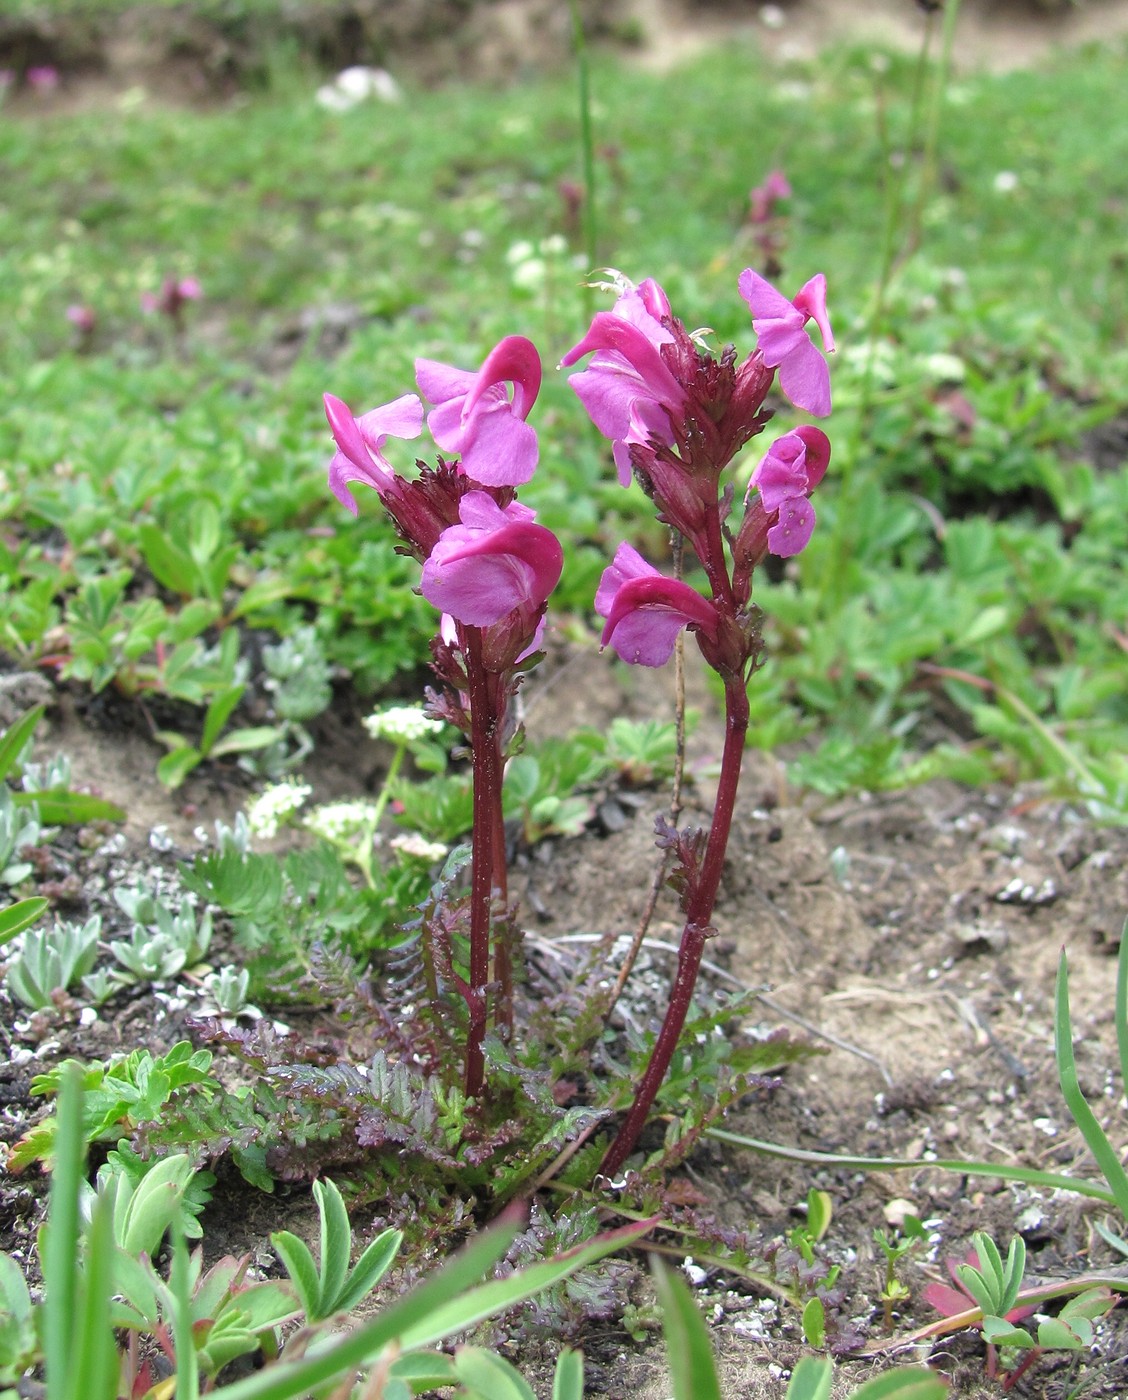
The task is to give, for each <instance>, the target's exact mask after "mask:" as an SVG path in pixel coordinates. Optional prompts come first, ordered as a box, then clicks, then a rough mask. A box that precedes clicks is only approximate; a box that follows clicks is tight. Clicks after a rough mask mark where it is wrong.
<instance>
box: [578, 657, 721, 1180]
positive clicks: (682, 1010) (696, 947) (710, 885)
mask: <svg viewBox="0 0 1128 1400" xmlns="http://www.w3.org/2000/svg"><path fill="white" fill-rule="evenodd" d="M747 733H748V693H747V690H746V689H745V684H744V680H743V678H742V677H740V676H735V677H734V676H729V677H726V678H725V747H724V752H723V753H722V755H721V778H720V784H719V786H718V788H717V803H716V807H715V809H714V812H713V825H712V827H711V828H710V830H709V839H708V841H707V842H706V845H705V859H704V860H703V861H702V862H701V869H700V871H699V872H698V876H697V880H696V883H695V885H694V887H693V890H692V892H691V893H690V896H689V899H688V902H687V904H686V911H685V913H686V919H685V928H684V929H683V930H682V936H681V944H680V946H679V948H678V970H677V973H676V974H675V976H674V985H673V988H672V990H671V992H670V1005H669V1007H668V1009H667V1011H666V1019H665V1020H664V1021H663V1022H662V1029H661V1030H660V1031H659V1032H658V1039H657V1040H656V1041H655V1043H654V1049H653V1051H652V1052H651V1055H650V1061H649V1063H648V1064H647V1066H646V1071H645V1073H644V1074H643V1076H642V1079H641V1081H640V1082H639V1086H638V1089H637V1091H636V1093H635V1097H634V1102H633V1103H632V1104H631V1106H630V1109H629V1111H628V1113H627V1116H626V1118H625V1119H624V1120H623V1126H622V1127H621V1128H620V1129H619V1135H618V1137H616V1139H615V1141H614V1142H613V1143H612V1144H611V1146H610V1147H609V1148H608V1149H607V1154H606V1156H605V1157H604V1158H603V1162H602V1164H601V1165H600V1168H599V1170H600V1173H601V1174H602V1175H603V1176H606V1177H615V1176H617V1175H618V1173H619V1170H620V1168H621V1167H622V1165H623V1163H624V1162H625V1161H626V1160H627V1158H628V1157H629V1156H630V1154H631V1152H632V1151H633V1150H634V1145H635V1143H636V1142H637V1141H638V1137H639V1134H640V1133H641V1132H642V1130H643V1128H644V1126H645V1125H646V1119H647V1115H648V1114H649V1113H650V1109H651V1105H652V1104H653V1103H654V1099H655V1096H656V1095H657V1093H658V1090H659V1089H660V1088H661V1085H662V1081H663V1080H664V1079H665V1077H666V1071H667V1070H668V1069H669V1067H670V1061H671V1060H672V1059H673V1057H674V1051H675V1050H676V1049H677V1044H678V1037H679V1036H680V1035H681V1032H682V1027H683V1026H684V1025H685V1018H686V1016H687V1014H688V1012H689V1006H690V1002H691V1000H692V998H693V988H694V985H695V984H696V982H697V972H698V969H699V968H700V966H701V956H702V954H703V952H704V951H705V940H706V938H707V937H708V934H709V921H710V919H711V918H712V917H713V905H714V903H715V902H716V898H717V890H718V888H719V887H720V883H721V872H722V871H723V869H724V864H725V848H726V847H727V846H728V838H729V831H730V830H731V828H732V814H733V810H734V808H735V806H736V790H737V787H738V785H739V783H740V764H741V759H742V758H743V756H744V741H745V737H746V736H747Z"/></svg>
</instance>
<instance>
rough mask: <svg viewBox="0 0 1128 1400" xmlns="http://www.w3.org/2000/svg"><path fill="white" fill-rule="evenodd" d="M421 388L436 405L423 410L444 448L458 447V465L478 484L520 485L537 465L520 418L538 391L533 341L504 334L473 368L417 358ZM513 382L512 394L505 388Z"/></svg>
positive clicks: (531, 436)
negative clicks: (477, 366) (459, 461)
mask: <svg viewBox="0 0 1128 1400" xmlns="http://www.w3.org/2000/svg"><path fill="white" fill-rule="evenodd" d="M415 379H416V383H417V384H418V385H419V389H420V392H421V393H422V394H423V396H424V398H426V399H428V400H429V401H430V402H431V403H433V404H435V405H436V407H435V408H434V409H432V411H431V412H430V413H429V414H428V415H427V426H428V428H430V430H431V436H432V437H433V438H434V439H435V441H436V442H437V443H438V445H439V447H440V448H441V449H442V450H443V451H444V452H458V453H460V454H461V458H462V470H463V472H465V474H466V475H467V476H469V477H472V478H473V479H474V480H475V481H480V482H481V483H482V485H483V486H520V485H521V484H522V482H525V481H528V480H529V478H530V477H531V476H532V474H533V471H534V469H535V468H536V465H537V435H536V433H535V432H534V431H533V429H532V428H530V427H529V425H528V424H527V423H526V422H525V419H526V418H528V416H529V410H530V409H531V408H532V406H533V404H534V403H535V402H536V397H537V394H538V393H539V391H540V382H541V363H540V356H539V355H538V354H537V349H536V346H535V345H534V344H533V343H532V341H531V340H526V339H525V337H524V336H521V335H510V336H506V338H505V339H504V340H502V341H501V342H500V343H499V344H498V345H496V346H495V347H494V348H493V349H492V350H491V351H490V353H489V354H488V355H487V356H486V359H485V363H484V364H483V365H482V367H481V369H480V370H478V372H477V373H476V374H474V373H471V372H470V371H469V370H462V369H455V368H453V366H451V365H444V364H440V363H439V362H438V361H437V360H416V361H415ZM507 383H508V384H512V385H513V397H512V399H510V397H509V395H508V394H507V393H506V391H505V385H506V384H507Z"/></svg>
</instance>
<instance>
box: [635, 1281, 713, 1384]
mask: <svg viewBox="0 0 1128 1400" xmlns="http://www.w3.org/2000/svg"><path fill="white" fill-rule="evenodd" d="M650 1271H651V1273H652V1274H653V1275H654V1284H655V1287H656V1288H657V1290H658V1302H659V1303H660V1304H661V1306H662V1331H663V1332H664V1334H665V1337H666V1354H667V1356H668V1357H669V1364H670V1378H671V1380H672V1382H673V1387H674V1400H721V1386H720V1382H719V1381H718V1379H717V1368H716V1366H715V1365H714V1362H713V1348H712V1346H711V1345H710V1343H709V1331H708V1329H707V1328H706V1326H705V1322H704V1320H703V1319H702V1316H701V1313H700V1312H699V1311H698V1307H697V1304H696V1303H695V1302H694V1301H693V1295H692V1294H691V1293H690V1291H689V1289H688V1288H687V1287H686V1285H685V1284H684V1283H683V1281H682V1280H681V1279H680V1278H679V1277H678V1276H677V1274H675V1273H674V1271H673V1270H672V1269H670V1268H667V1266H666V1265H665V1264H663V1263H662V1261H661V1260H660V1259H659V1258H658V1257H657V1255H653V1256H651V1260H650Z"/></svg>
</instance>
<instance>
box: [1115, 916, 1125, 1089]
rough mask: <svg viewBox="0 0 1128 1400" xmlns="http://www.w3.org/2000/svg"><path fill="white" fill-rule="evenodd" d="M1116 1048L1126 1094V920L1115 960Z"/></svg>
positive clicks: (1121, 1085)
mask: <svg viewBox="0 0 1128 1400" xmlns="http://www.w3.org/2000/svg"><path fill="white" fill-rule="evenodd" d="M1116 1048H1117V1050H1118V1051H1119V1052H1120V1088H1121V1090H1122V1091H1123V1092H1124V1093H1128V919H1125V921H1124V928H1123V929H1122V930H1121V933H1120V952H1119V954H1118V956H1117V959H1116Z"/></svg>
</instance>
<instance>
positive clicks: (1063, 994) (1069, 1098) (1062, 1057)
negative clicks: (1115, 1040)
mask: <svg viewBox="0 0 1128 1400" xmlns="http://www.w3.org/2000/svg"><path fill="white" fill-rule="evenodd" d="M1117 1000H1119V986H1118V988H1117ZM1118 1029H1119V1028H1118ZM1054 1054H1055V1056H1056V1057H1057V1064H1058V1079H1059V1081H1060V1083H1061V1092H1062V1097H1063V1098H1064V1099H1065V1103H1066V1107H1067V1108H1068V1109H1069V1112H1070V1114H1071V1115H1072V1117H1073V1121H1074V1122H1075V1123H1076V1124H1077V1126H1078V1127H1079V1128H1080V1129H1081V1136H1082V1137H1083V1138H1084V1139H1085V1141H1086V1143H1088V1146H1089V1151H1090V1152H1091V1153H1092V1154H1093V1157H1094V1158H1095V1159H1096V1163H1097V1166H1098V1167H1100V1169H1101V1171H1102V1173H1103V1174H1104V1179H1105V1180H1106V1181H1107V1182H1108V1184H1109V1187H1110V1189H1111V1191H1112V1198H1113V1201H1114V1202H1115V1204H1116V1207H1117V1209H1118V1210H1119V1211H1120V1214H1121V1215H1122V1216H1123V1217H1124V1219H1125V1220H1128V1175H1125V1172H1124V1168H1123V1167H1122V1166H1121V1165H1120V1158H1119V1157H1118V1156H1117V1155H1116V1150H1115V1148H1114V1147H1113V1146H1112V1143H1110V1142H1109V1140H1108V1138H1107V1137H1106V1136H1105V1133H1104V1129H1103V1128H1102V1127H1101V1125H1100V1124H1099V1123H1098V1122H1097V1118H1096V1114H1095V1113H1094V1112H1093V1110H1092V1109H1091V1108H1090V1107H1089V1105H1088V1103H1087V1102H1086V1099H1085V1095H1084V1094H1083V1093H1082V1092H1081V1084H1080V1082H1079V1081H1078V1078H1077V1061H1076V1060H1075V1059H1074V1057H1073V1026H1072V1024H1071V1022H1070V1018H1069V962H1068V959H1067V958H1066V955H1065V949H1064V948H1063V949H1062V950H1061V961H1060V962H1059V963H1058V976H1057V991H1056V994H1055V997H1054Z"/></svg>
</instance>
